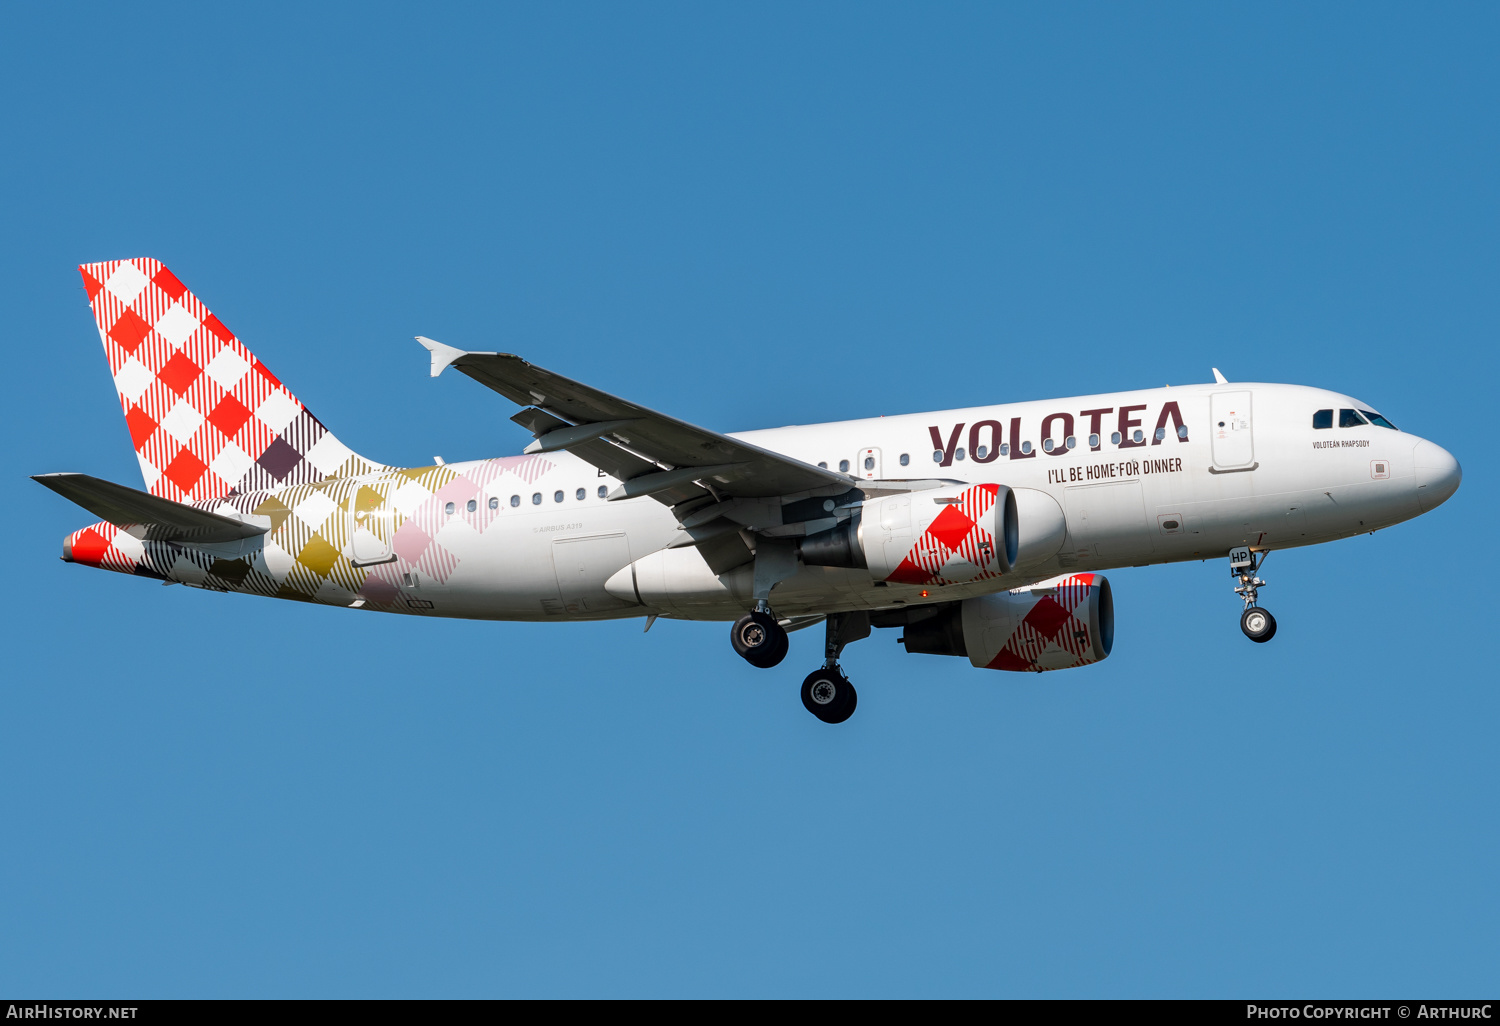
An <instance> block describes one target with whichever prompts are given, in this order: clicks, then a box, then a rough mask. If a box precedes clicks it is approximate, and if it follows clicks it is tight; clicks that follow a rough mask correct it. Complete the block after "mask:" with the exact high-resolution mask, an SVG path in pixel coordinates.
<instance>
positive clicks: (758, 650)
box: [729, 609, 791, 670]
mask: <svg viewBox="0 0 1500 1026" xmlns="http://www.w3.org/2000/svg"><path fill="white" fill-rule="evenodd" d="M729 643H730V644H732V645H733V646H734V650H735V651H736V652H738V653H739V654H740V655H741V656H743V657H744V659H745V661H746V662H747V663H749V664H750V665H751V666H758V667H760V668H761V669H763V670H768V669H770V668H771V667H773V666H775V665H776V664H777V663H779V662H781V661H782V660H783V659H785V658H786V653H787V650H788V649H789V648H790V647H791V642H790V641H788V640H787V636H786V631H785V630H783V629H782V627H781V625H780V624H779V623H777V622H776V618H775V617H774V616H772V615H771V614H770V613H765V612H762V611H760V610H759V609H757V610H755V611H754V612H751V613H746V614H745V615H744V616H742V617H740V618H739V619H738V620H736V621H735V622H734V626H733V627H731V628H730V629H729Z"/></svg>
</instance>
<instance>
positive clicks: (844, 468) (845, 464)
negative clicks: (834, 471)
mask: <svg viewBox="0 0 1500 1026" xmlns="http://www.w3.org/2000/svg"><path fill="white" fill-rule="evenodd" d="M839 473H840V474H847V473H849V461H848V460H839Z"/></svg>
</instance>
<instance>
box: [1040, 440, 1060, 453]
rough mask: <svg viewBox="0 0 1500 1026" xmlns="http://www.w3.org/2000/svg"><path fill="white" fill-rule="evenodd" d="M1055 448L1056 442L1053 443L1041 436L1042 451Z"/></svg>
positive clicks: (1049, 450)
mask: <svg viewBox="0 0 1500 1026" xmlns="http://www.w3.org/2000/svg"><path fill="white" fill-rule="evenodd" d="M1056 448H1057V446H1056V444H1054V443H1053V441H1052V439H1050V438H1043V439H1042V452H1051V451H1052V450H1053V449H1056Z"/></svg>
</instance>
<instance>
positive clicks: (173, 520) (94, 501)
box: [32, 474, 267, 542]
mask: <svg viewBox="0 0 1500 1026" xmlns="http://www.w3.org/2000/svg"><path fill="white" fill-rule="evenodd" d="M32 480H33V481H36V482H37V483H38V484H43V485H46V486H47V487H48V488H50V489H52V490H53V491H54V492H56V493H57V494H58V495H61V496H62V497H63V498H65V499H68V500H70V501H72V502H76V503H77V504H78V505H80V506H82V507H83V508H84V509H86V510H88V511H89V512H90V513H92V514H94V516H96V517H98V518H99V519H101V520H105V521H108V522H109V523H111V524H114V525H115V526H116V527H144V528H146V537H147V538H150V539H152V540H153V541H195V542H230V541H238V540H240V539H242V538H253V537H255V536H256V535H258V534H265V533H266V530H267V528H265V527H257V526H256V525H255V524H247V523H244V522H242V521H239V520H235V519H232V518H230V517H225V516H220V515H219V514H217V513H210V512H208V511H207V510H202V509H195V508H194V507H192V506H184V505H183V504H182V503H180V502H173V501H172V500H171V499H163V498H161V497H160V496H156V495H151V494H148V493H147V492H141V491H137V490H136V489H134V488H126V487H125V486H124V485H119V484H115V483H114V482H112V481H104V480H101V479H99V478H97V477H90V476H89V475H87V474H37V475H35V476H34V477H33V478H32Z"/></svg>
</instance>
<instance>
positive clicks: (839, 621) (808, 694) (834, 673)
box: [802, 612, 870, 723]
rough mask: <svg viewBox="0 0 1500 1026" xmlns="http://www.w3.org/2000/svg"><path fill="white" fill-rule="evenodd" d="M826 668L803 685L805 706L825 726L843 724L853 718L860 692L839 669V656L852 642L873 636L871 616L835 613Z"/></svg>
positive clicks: (828, 636) (828, 627) (829, 629)
mask: <svg viewBox="0 0 1500 1026" xmlns="http://www.w3.org/2000/svg"><path fill="white" fill-rule="evenodd" d="M825 629H826V634H825V636H824V638H825V640H824V642H823V665H822V667H821V668H819V669H817V670H814V671H813V672H812V673H809V674H808V675H807V679H806V680H804V681H803V682H802V704H803V705H804V706H806V707H807V711H808V712H810V713H812V714H813V715H814V716H816V717H817V718H818V719H820V720H822V721H823V722H824V723H843V722H844V721H845V720H847V719H848V718H849V717H851V716H853V715H854V707H855V706H857V705H858V704H859V692H857V691H855V690H854V685H853V684H851V683H849V678H848V677H846V676H844V671H843V669H841V668H840V667H839V656H840V655H842V654H843V651H844V646H845V645H848V644H849V643H850V642H854V641H858V640H860V639H861V638H867V637H869V636H870V614H869V613H865V612H857V613H832V614H830V615H829V617H828V619H827V621H826V624H825Z"/></svg>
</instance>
